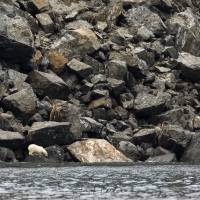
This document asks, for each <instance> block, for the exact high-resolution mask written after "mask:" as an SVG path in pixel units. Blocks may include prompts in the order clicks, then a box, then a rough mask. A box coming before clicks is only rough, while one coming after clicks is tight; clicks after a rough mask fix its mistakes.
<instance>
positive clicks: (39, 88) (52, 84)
mask: <svg viewBox="0 0 200 200" xmlns="http://www.w3.org/2000/svg"><path fill="white" fill-rule="evenodd" d="M26 81H27V82H28V83H29V84H30V85H31V86H32V88H33V90H34V92H35V93H36V94H37V95H38V96H40V97H45V96H48V97H49V98H52V99H59V98H60V99H67V98H68V95H69V93H70V89H69V87H68V86H67V85H66V83H65V82H64V81H63V80H62V79H61V78H59V77H58V76H56V75H54V74H49V73H45V72H40V71H37V70H34V71H32V72H30V73H29V74H28V77H27V79H26Z"/></svg>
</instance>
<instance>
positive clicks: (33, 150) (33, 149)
mask: <svg viewBox="0 0 200 200" xmlns="http://www.w3.org/2000/svg"><path fill="white" fill-rule="evenodd" d="M28 151H29V155H31V156H32V155H33V154H37V155H41V156H46V157H48V153H47V151H46V150H45V149H44V148H43V147H42V146H38V145H36V144H30V145H29V146H28Z"/></svg>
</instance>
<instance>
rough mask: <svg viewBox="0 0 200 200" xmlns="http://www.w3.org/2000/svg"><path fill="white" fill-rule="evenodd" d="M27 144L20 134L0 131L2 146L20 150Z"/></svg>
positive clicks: (0, 144) (0, 143)
mask: <svg viewBox="0 0 200 200" xmlns="http://www.w3.org/2000/svg"><path fill="white" fill-rule="evenodd" d="M24 144H25V137H24V136H23V135H22V134H20V133H18V132H11V131H2V130H0V146H1V147H6V148H9V149H19V148H22V147H23V146H24Z"/></svg>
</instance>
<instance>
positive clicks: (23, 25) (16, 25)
mask: <svg viewBox="0 0 200 200" xmlns="http://www.w3.org/2000/svg"><path fill="white" fill-rule="evenodd" d="M0 19H1V24H0V58H2V59H5V60H7V61H9V62H12V63H23V62H27V61H29V60H30V59H31V58H32V56H33V53H34V48H33V41H34V40H33V35H32V32H31V30H30V27H29V24H28V21H27V20H26V18H25V17H24V16H23V13H22V11H21V10H19V9H17V8H16V7H14V6H11V5H8V4H5V3H3V2H2V1H1V2H0Z"/></svg>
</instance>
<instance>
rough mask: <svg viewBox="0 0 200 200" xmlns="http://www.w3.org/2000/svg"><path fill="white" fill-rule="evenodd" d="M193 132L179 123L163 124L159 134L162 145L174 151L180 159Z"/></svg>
mask: <svg viewBox="0 0 200 200" xmlns="http://www.w3.org/2000/svg"><path fill="white" fill-rule="evenodd" d="M192 134H193V133H192V132H190V131H188V130H185V129H183V128H182V127H180V126H177V125H168V124H163V126H162V127H161V131H160V133H159V136H158V140H159V144H160V146H161V147H163V148H165V149H168V150H171V151H173V152H174V153H175V154H176V156H177V159H180V158H181V156H182V155H183V152H184V150H185V149H186V148H187V147H188V145H189V143H190V140H191V138H192Z"/></svg>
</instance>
